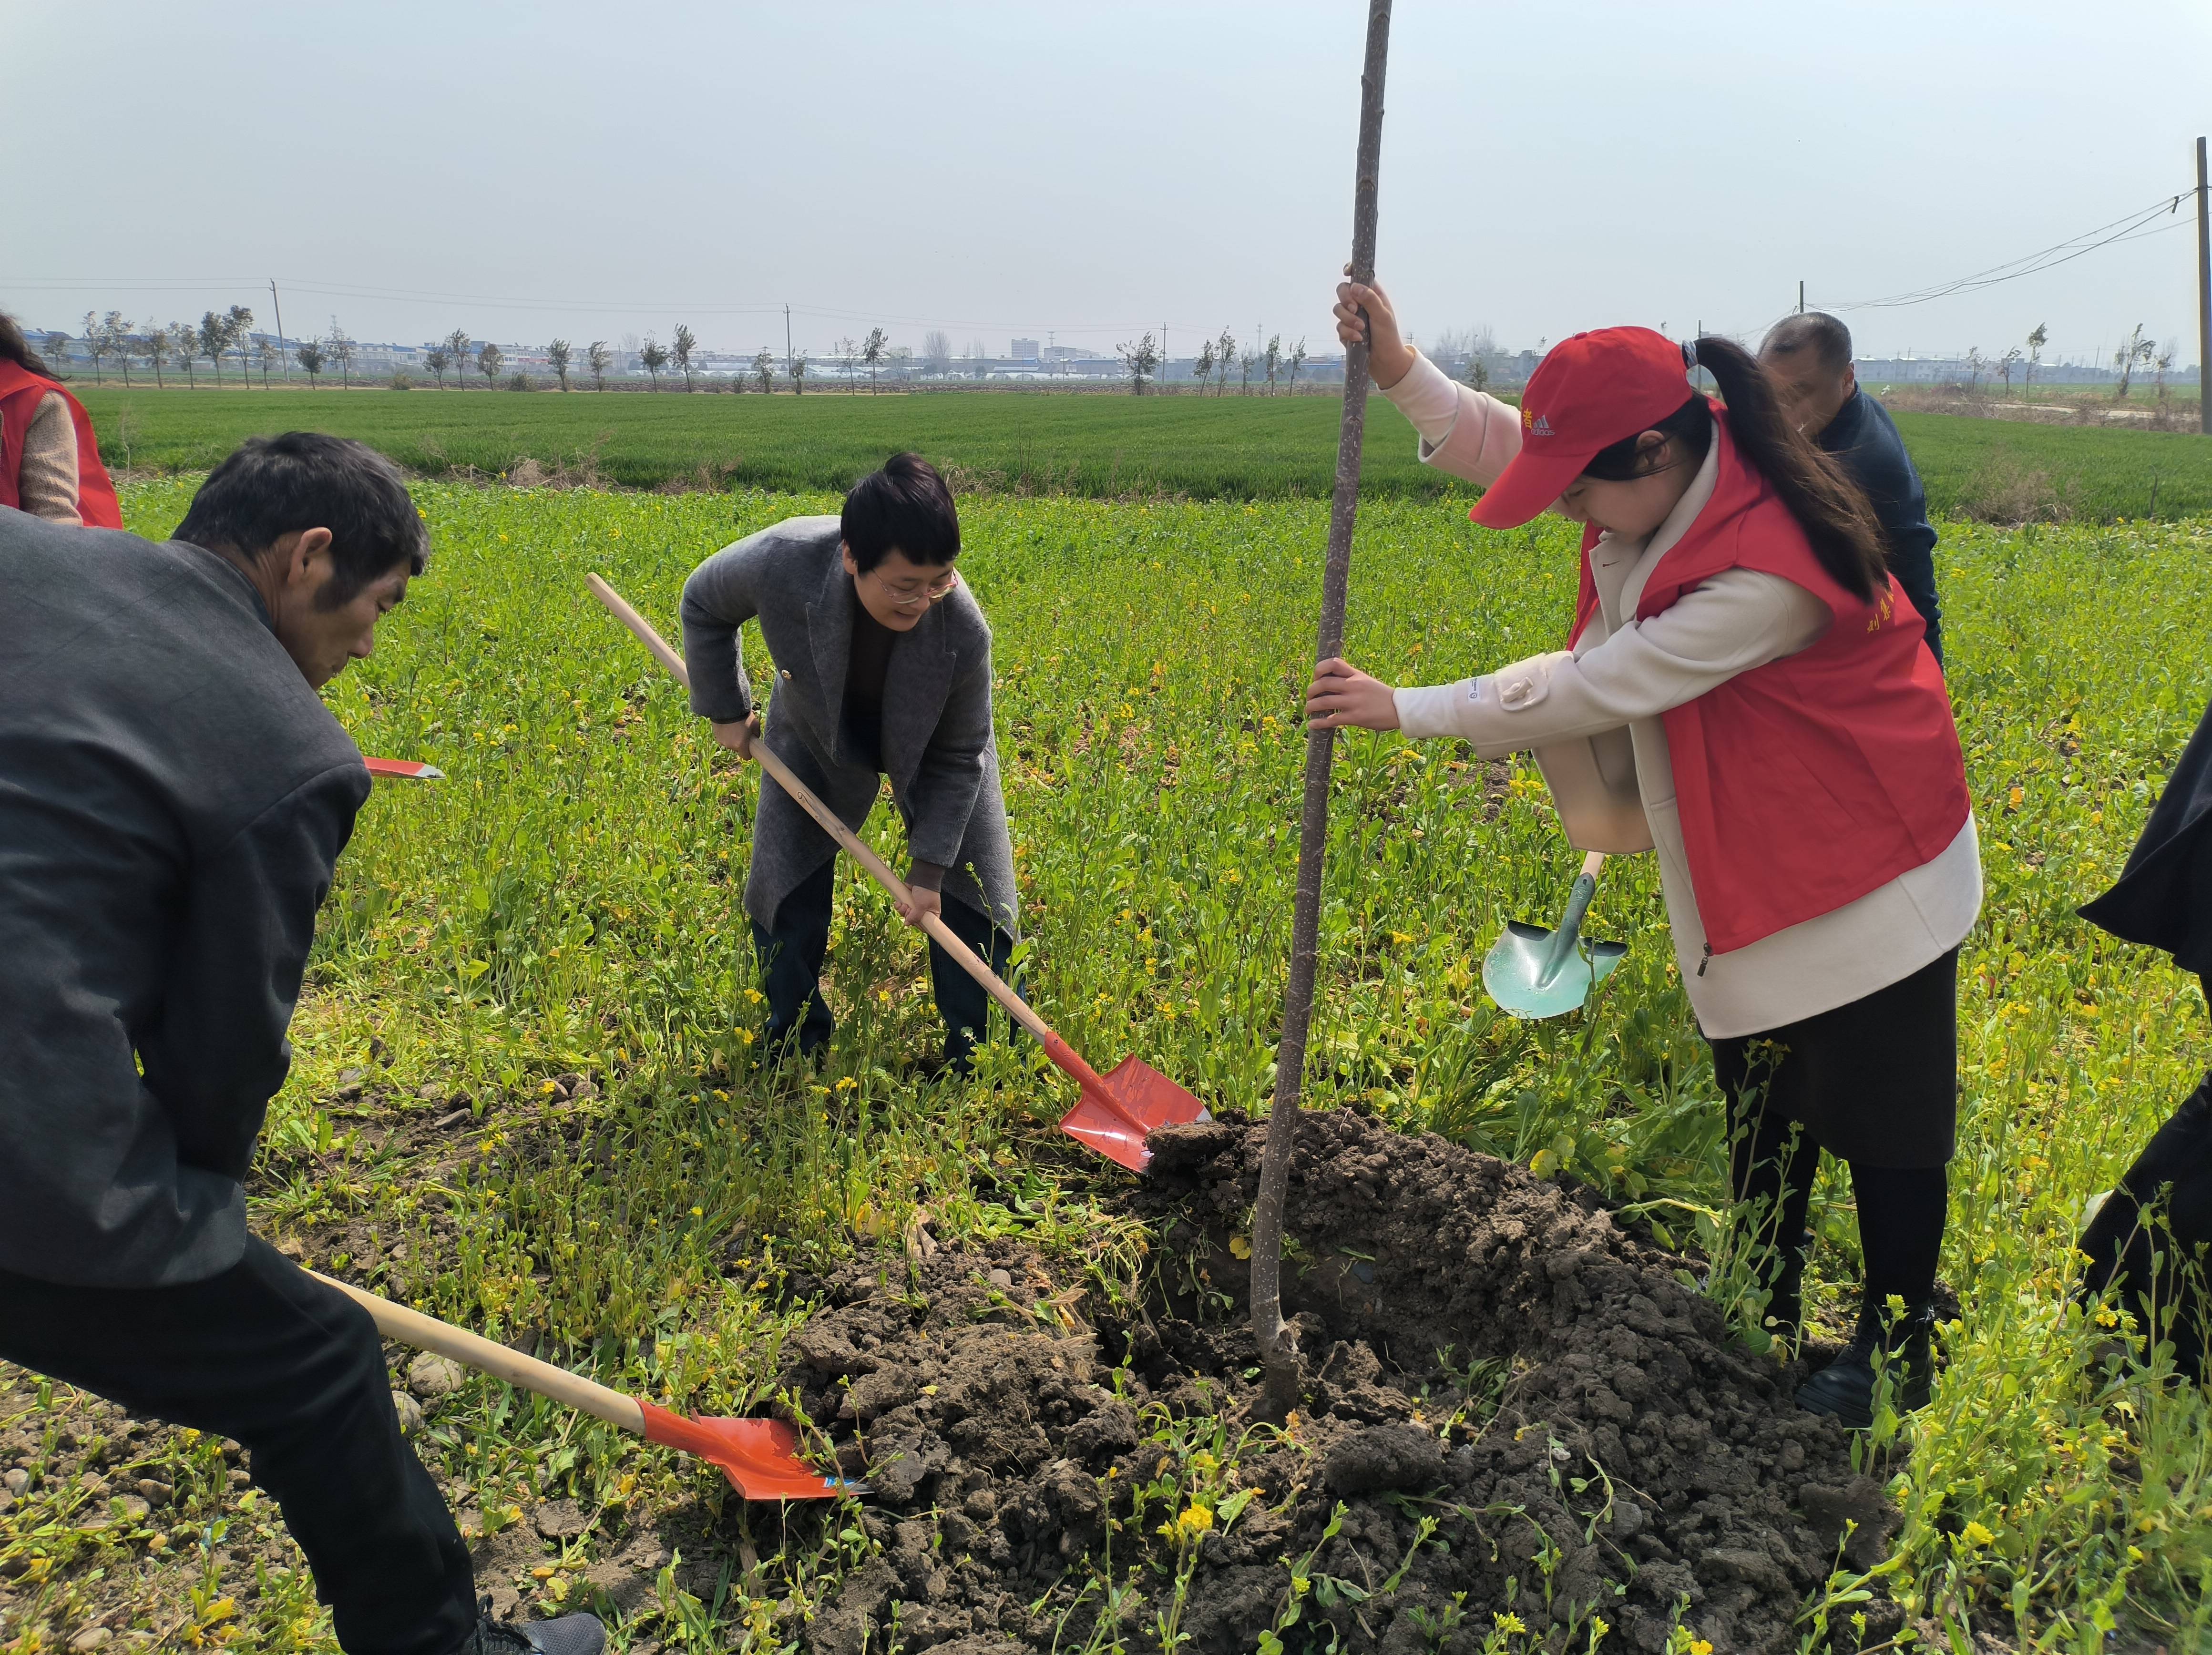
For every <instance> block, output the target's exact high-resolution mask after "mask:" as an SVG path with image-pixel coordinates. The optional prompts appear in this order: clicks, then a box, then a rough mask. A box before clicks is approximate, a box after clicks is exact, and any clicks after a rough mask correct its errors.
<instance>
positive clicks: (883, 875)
mask: <svg viewBox="0 0 2212 1655" xmlns="http://www.w3.org/2000/svg"><path fill="white" fill-rule="evenodd" d="M584 582H585V584H586V585H588V586H589V587H591V589H592V596H593V597H596V598H598V599H599V602H600V603H604V604H605V605H606V606H607V609H608V610H609V611H610V612H611V614H612V615H614V617H615V619H617V621H621V622H622V623H623V625H624V626H626V627H629V629H630V630H631V631H632V632H633V633H635V634H637V640H638V642H640V643H641V644H643V645H644V646H646V648H647V649H649V650H651V651H652V652H653V656H654V658H655V659H657V660H659V663H660V664H661V665H663V666H664V667H666V668H667V669H668V672H669V676H671V677H672V678H674V679H675V680H676V682H678V683H679V684H681V685H683V686H684V688H685V689H687V690H688V689H690V688H691V675H690V673H689V672H688V671H686V670H684V658H683V657H682V656H681V655H678V653H677V652H675V651H674V650H673V649H671V647H670V646H669V644H668V640H666V639H665V638H663V637H662V636H661V635H660V634H659V633H658V632H655V631H654V630H653V622H651V621H648V620H647V619H646V618H645V617H644V616H643V615H640V614H639V613H638V612H637V611H636V610H635V609H632V608H631V607H630V606H629V603H626V602H624V601H623V596H622V594H621V593H619V592H617V591H616V590H615V589H614V588H613V587H612V586H610V585H607V583H606V582H605V581H604V580H602V579H599V576H598V575H596V574H587V575H586V576H585V577H584ZM752 749H753V752H752V755H753V757H755V758H756V759H758V760H759V761H760V765H761V768H762V769H763V770H765V771H767V772H768V773H769V775H770V776H772V777H774V778H775V785H777V786H779V787H781V788H782V789H783V791H785V792H787V793H788V794H790V795H791V797H793V799H795V800H797V801H798V803H799V809H802V810H804V811H805V812H806V814H807V815H810V816H812V817H813V818H814V820H815V821H817V823H819V824H820V825H821V827H822V831H823V833H825V834H829V837H830V838H832V839H834V840H836V841H837V843H838V844H839V845H841V846H843V847H844V849H845V852H846V854H847V855H848V856H850V857H851V858H853V860H854V861H855V862H857V863H859V864H860V865H861V866H862V867H863V868H866V870H868V872H869V874H870V875H871V876H872V877H873V878H874V880H875V882H876V883H878V885H881V886H882V887H883V888H884V889H885V890H887V891H889V892H890V894H891V895H892V897H893V898H895V899H896V900H898V901H900V902H905V901H908V900H909V898H908V894H907V888H906V882H905V881H904V880H902V879H901V878H900V877H899V876H897V875H896V874H895V873H893V872H892V871H891V870H890V868H888V867H887V866H885V865H884V859H883V858H881V857H879V856H878V855H877V854H876V853H875V852H873V851H872V850H870V849H869V848H868V846H867V843H866V840H862V839H861V838H860V835H859V834H855V833H854V831H853V830H852V829H851V828H849V827H847V826H846V825H845V824H844V822H843V821H842V820H840V819H839V817H838V815H837V813H836V811H835V810H832V809H830V808H829V806H828V805H826V804H824V803H823V802H822V801H821V800H820V799H818V798H817V797H815V796H814V790H813V789H812V788H811V787H809V786H808V785H806V784H805V782H803V781H801V780H799V778H798V777H796V776H794V775H793V774H792V773H791V767H790V766H788V765H787V764H786V763H784V761H782V760H781V759H779V758H778V757H776V755H775V754H773V753H771V752H769V749H768V742H767V740H766V739H765V738H764V737H759V736H756V737H753V743H752ZM921 928H922V930H923V931H926V932H927V934H928V936H929V938H930V940H931V941H932V942H933V943H936V944H937V946H938V947H939V948H941V949H944V950H945V952H946V953H947V954H949V955H951V956H952V958H953V961H954V962H955V963H957V965H958V966H959V967H960V969H961V970H963V971H964V972H966V973H968V974H969V976H970V977H972V978H974V979H975V980H976V981H977V982H979V983H981V985H983V987H984V989H985V990H986V991H987V992H988V993H989V995H990V997H992V998H993V999H994V1000H996V1001H997V1002H998V1003H1000V1005H1001V1006H1003V1007H1004V1008H1005V1009H1006V1015H1008V1016H1009V1017H1012V1019H1013V1020H1014V1021H1016V1022H1018V1023H1019V1024H1020V1025H1021V1026H1022V1027H1023V1028H1026V1029H1027V1030H1029V1032H1030V1034H1033V1035H1035V1036H1036V1038H1037V1040H1040V1041H1042V1042H1045V1043H1046V1044H1048V1045H1049V1044H1051V1038H1050V1037H1051V1035H1052V1029H1051V1028H1050V1027H1049V1026H1048V1025H1047V1023H1046V1022H1045V1021H1044V1019H1043V1018H1042V1017H1040V1016H1038V1015H1036V1012H1034V1011H1032V1010H1030V1008H1029V1007H1028V1006H1027V1005H1026V1004H1024V1003H1023V1000H1022V997H1021V996H1020V995H1018V994H1017V993H1015V992H1014V991H1013V990H1012V989H1011V988H1009V987H1007V986H1006V984H1005V983H1004V982H1003V981H1002V980H1000V977H999V974H998V973H996V972H994V971H993V970H992V969H991V967H989V966H987V965H986V964H985V963H984V962H983V961H982V960H981V959H980V958H979V957H978V956H977V955H976V953H975V949H971V948H969V946H968V945H967V944H966V943H963V942H962V941H961V940H960V938H959V937H957V936H956V935H955V934H954V932H953V930H952V928H951V926H950V925H948V924H945V921H944V920H943V919H941V918H939V917H938V916H937V915H936V914H925V915H924V916H922V921H921ZM394 1337H397V1336H394Z"/></svg>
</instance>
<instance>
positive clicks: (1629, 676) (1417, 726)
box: [1395, 569, 1829, 758]
mask: <svg viewBox="0 0 2212 1655" xmlns="http://www.w3.org/2000/svg"><path fill="white" fill-rule="evenodd" d="M1828 620H1829V616H1828V609H1827V606H1826V604H1824V603H1821V602H1820V599H1819V598H1817V597H1814V596H1813V594H1812V593H1811V592H1809V591H1806V590H1805V588H1804V587H1802V586H1800V585H1796V583H1795V582H1794V581H1789V580H1784V579H1783V578H1782V577H1781V576H1780V575H1774V574H1766V573H1762V572H1760V571H1758V570H1755V569H1729V570H1726V571H1724V572H1723V573H1720V574H1717V575H1715V576H1714V577H1713V578H1712V579H1710V580H1707V581H1705V582H1704V583H1703V584H1702V585H1699V586H1698V587H1696V588H1695V589H1694V590H1692V591H1688V592H1686V593H1684V594H1683V595H1682V597H1680V598H1679V599H1678V600H1677V601H1676V602H1674V603H1672V604H1670V605H1669V606H1668V608H1666V609H1662V610H1661V611H1660V612H1659V613H1658V614H1657V615H1653V616H1651V617H1650V619H1649V620H1647V621H1631V622H1629V623H1628V624H1627V625H1626V626H1624V627H1622V628H1621V629H1620V631H1619V632H1617V633H1615V634H1613V636H1612V637H1610V638H1607V640H1604V641H1603V642H1602V643H1600V644H1597V645H1595V646H1591V647H1589V648H1587V649H1585V650H1583V652H1582V653H1581V654H1580V655H1579V656H1577V655H1574V654H1571V653H1569V652H1566V651H1564V650H1562V651H1559V652H1554V653H1552V654H1548V655H1535V656H1531V657H1529V658H1528V659H1527V660H1525V661H1516V663H1514V664H1512V665H1511V666H1509V667H1504V668H1501V669H1500V670H1498V671H1497V672H1494V673H1489V674H1486V675H1485V676H1480V677H1475V678H1463V679H1462V680H1461V681H1460V682H1457V683H1455V684H1436V685H1431V686H1427V687H1425V688H1407V689H1401V690H1399V691H1397V692H1396V694H1395V700H1396V702H1397V707H1398V723H1399V727H1400V728H1401V729H1402V730H1403V731H1405V732H1406V734H1407V735H1408V736H1458V737H1463V738H1465V739H1466V740H1467V741H1468V742H1470V743H1473V744H1474V749H1475V751H1476V752H1477V753H1479V754H1480V755H1482V756H1483V757H1484V758H1501V757H1503V756H1504V755H1506V754H1508V753H1520V752H1526V751H1528V749H1532V748H1534V747H1538V746H1541V745H1544V744H1546V743H1553V742H1565V741H1571V740H1573V739H1575V738H1577V737H1589V736H1596V735H1601V734H1603V733H1604V732H1605V731H1610V730H1620V729H1622V728H1624V727H1626V726H1627V725H1629V724H1635V723H1637V722H1638V720H1641V719H1644V718H1657V717H1658V716H1659V715H1660V714H1661V713H1662V712H1666V711H1667V710H1668V708H1670V707H1677V706H1681V705H1682V704H1683V703H1684V702H1685V701H1691V700H1696V699H1697V698H1698V697H1699V696H1700V695H1703V694H1705V692H1706V691H1708V690H1710V689H1712V688H1716V687H1717V686H1718V685H1720V684H1723V683H1725V682H1728V681H1729V679H1730V678H1733V677H1735V676H1736V675H1737V674H1738V673H1741V672H1748V671H1750V670H1752V669H1753V667H1759V666H1764V665H1765V664H1766V663H1767V662H1769V661H1775V660H1779V659H1781V658H1783V657H1784V656H1785V655H1795V654H1796V652H1798V651H1799V650H1802V649H1804V648H1806V647H1807V646H1809V645H1811V644H1813V643H1814V642H1815V641H1816V640H1818V639H1819V638H1820V634H1823V633H1824V632H1826V630H1827V629H1828Z"/></svg>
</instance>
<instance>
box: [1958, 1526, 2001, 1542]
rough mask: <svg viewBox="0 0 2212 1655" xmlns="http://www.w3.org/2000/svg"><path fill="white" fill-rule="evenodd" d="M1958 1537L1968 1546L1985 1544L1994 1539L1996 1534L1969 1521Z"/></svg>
mask: <svg viewBox="0 0 2212 1655" xmlns="http://www.w3.org/2000/svg"><path fill="white" fill-rule="evenodd" d="M1960 1539H1962V1540H1964V1541H1965V1542H1966V1543H1967V1544H1968V1545H1970V1546H1986V1545H1988V1544H1989V1543H1990V1542H1991V1541H1992V1540H1995V1539H1996V1536H1995V1535H1993V1534H1991V1533H1990V1531H1988V1530H1987V1529H1985V1528H1984V1527H1983V1526H1982V1525H1980V1524H1978V1523H1969V1524H1967V1525H1966V1527H1965V1529H1963V1530H1961V1531H1960Z"/></svg>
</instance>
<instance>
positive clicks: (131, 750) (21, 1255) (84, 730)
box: [0, 508, 369, 1287]
mask: <svg viewBox="0 0 2212 1655" xmlns="http://www.w3.org/2000/svg"><path fill="white" fill-rule="evenodd" d="M368 790H369V779H368V772H367V771H366V770H365V769H364V768H363V767H362V761H361V755H360V753H359V752H358V751H357V750H356V748H355V747H354V744H353V743H352V741H351V740H350V739H349V737H347V735H346V733H345V731H343V729H342V728H340V727H339V724H338V723H337V719H335V718H332V717H331V714H330V712H329V711H328V709H326V708H325V706H323V703H322V700H321V698H320V697H319V696H318V695H317V694H315V692H314V691H313V689H311V688H308V685H307V680H306V679H304V678H302V677H301V676H300V670H299V668H298V667H296V666H295V665H294V664H293V662H292V658H291V657H290V656H289V655H287V654H286V653H285V652H284V649H283V646H282V645H280V644H279V643H278V642H277V641H276V634H275V633H274V632H273V631H272V630H271V629H270V624H269V620H268V615H267V612H266V611H265V610H264V608H263V607H262V604H261V601H260V599H259V597H258V596H256V594H255V593H254V591H253V589H252V586H250V585H248V584H247V583H246V579H245V577H244V576H242V575H241V574H240V573H238V572H237V571H236V570H235V569H234V568H232V567H230V566H229V565H228V564H227V563H225V562H223V561H222V560H221V559H220V558H218V557H216V555H214V554H213V553H210V552H206V551H203V550H201V549H199V548H197V547H195V546H187V545H184V544H182V543H177V542H170V543H167V544H166V545H155V544H153V543H150V542H149V541H145V540H141V539H139V538H138V537H137V536H135V535H128V534H120V533H116V532H112V531H110V530H95V529H73V528H63V527H59V526H57V525H54V524H46V523H42V522H40V521H39V520H38V519H37V518H31V517H27V516H26V515H25V514H23V513H22V512H14V511H9V510H6V509H4V508H0V1270H10V1271H13V1272H15V1273H16V1274H17V1275H21V1276H35V1277H38V1278H40V1279H42V1280H46V1281H50V1282H69V1283H74V1284H82V1285H88V1286H100V1287H150V1286H158V1285H165V1284H169V1283H173V1282H191V1281H197V1280H200V1279H202V1278H204V1277H206V1276H213V1275H216V1274H217V1273H219V1272H220V1271H222V1270H227V1269H228V1268H229V1267H230V1266H231V1265H232V1264H235V1263H236V1262H237V1260H238V1258H239V1256H240V1252H242V1250H243V1248H244V1246H245V1241H246V1202H245V1197H244V1194H243V1192H242V1191H240V1179H242V1178H243V1177H244V1176H245V1173H246V1166H247V1163H248V1161H250V1160H251V1159H252V1153H253V1143H254V1139H255V1138H256V1137H257V1136H258V1134H259V1132H260V1130H261V1123H262V1117H263V1114H264V1112H265V1110H266V1109H267V1107H268V1103H269V1100H270V1097H271V1096H272V1095H273V1094H275V1092H276V1088H278V1087H279V1086H280V1085H282V1084H283V1080H284V1075H285V1070H286V1069H287V1067H288V1066H289V1063H290V1061H291V1048H290V1046H289V1045H288V1044H287V1043H286V1041H285V1038H284V1031H285V1028H286V1026H287V1025H288V1024H289V1022H290V1021H291V1016H292V1006H293V1002H294V1001H295V999H296V998H297V997H298V995H299V991H300V979H301V973H302V972H303V971H304V970H305V968H306V965H307V949H308V945H309V944H310V943H312V942H313V937H314V928H315V910H316V908H317V906H319V904H320V903H321V901H322V899H323V895H324V894H325V892H326V891H327V890H328V889H329V888H330V882H331V870H332V868H333V866H334V865H335V864H336V863H337V855H338V852H339V851H340V850H341V849H342V848H343V846H344V845H345V842H346V839H347V837H348V835H349V834H351V832H352V831H353V820H354V815H355V813H356V811H357V810H359V809H360V808H361V805H362V802H363V801H364V800H365V799H366V798H367V797H368Z"/></svg>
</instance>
